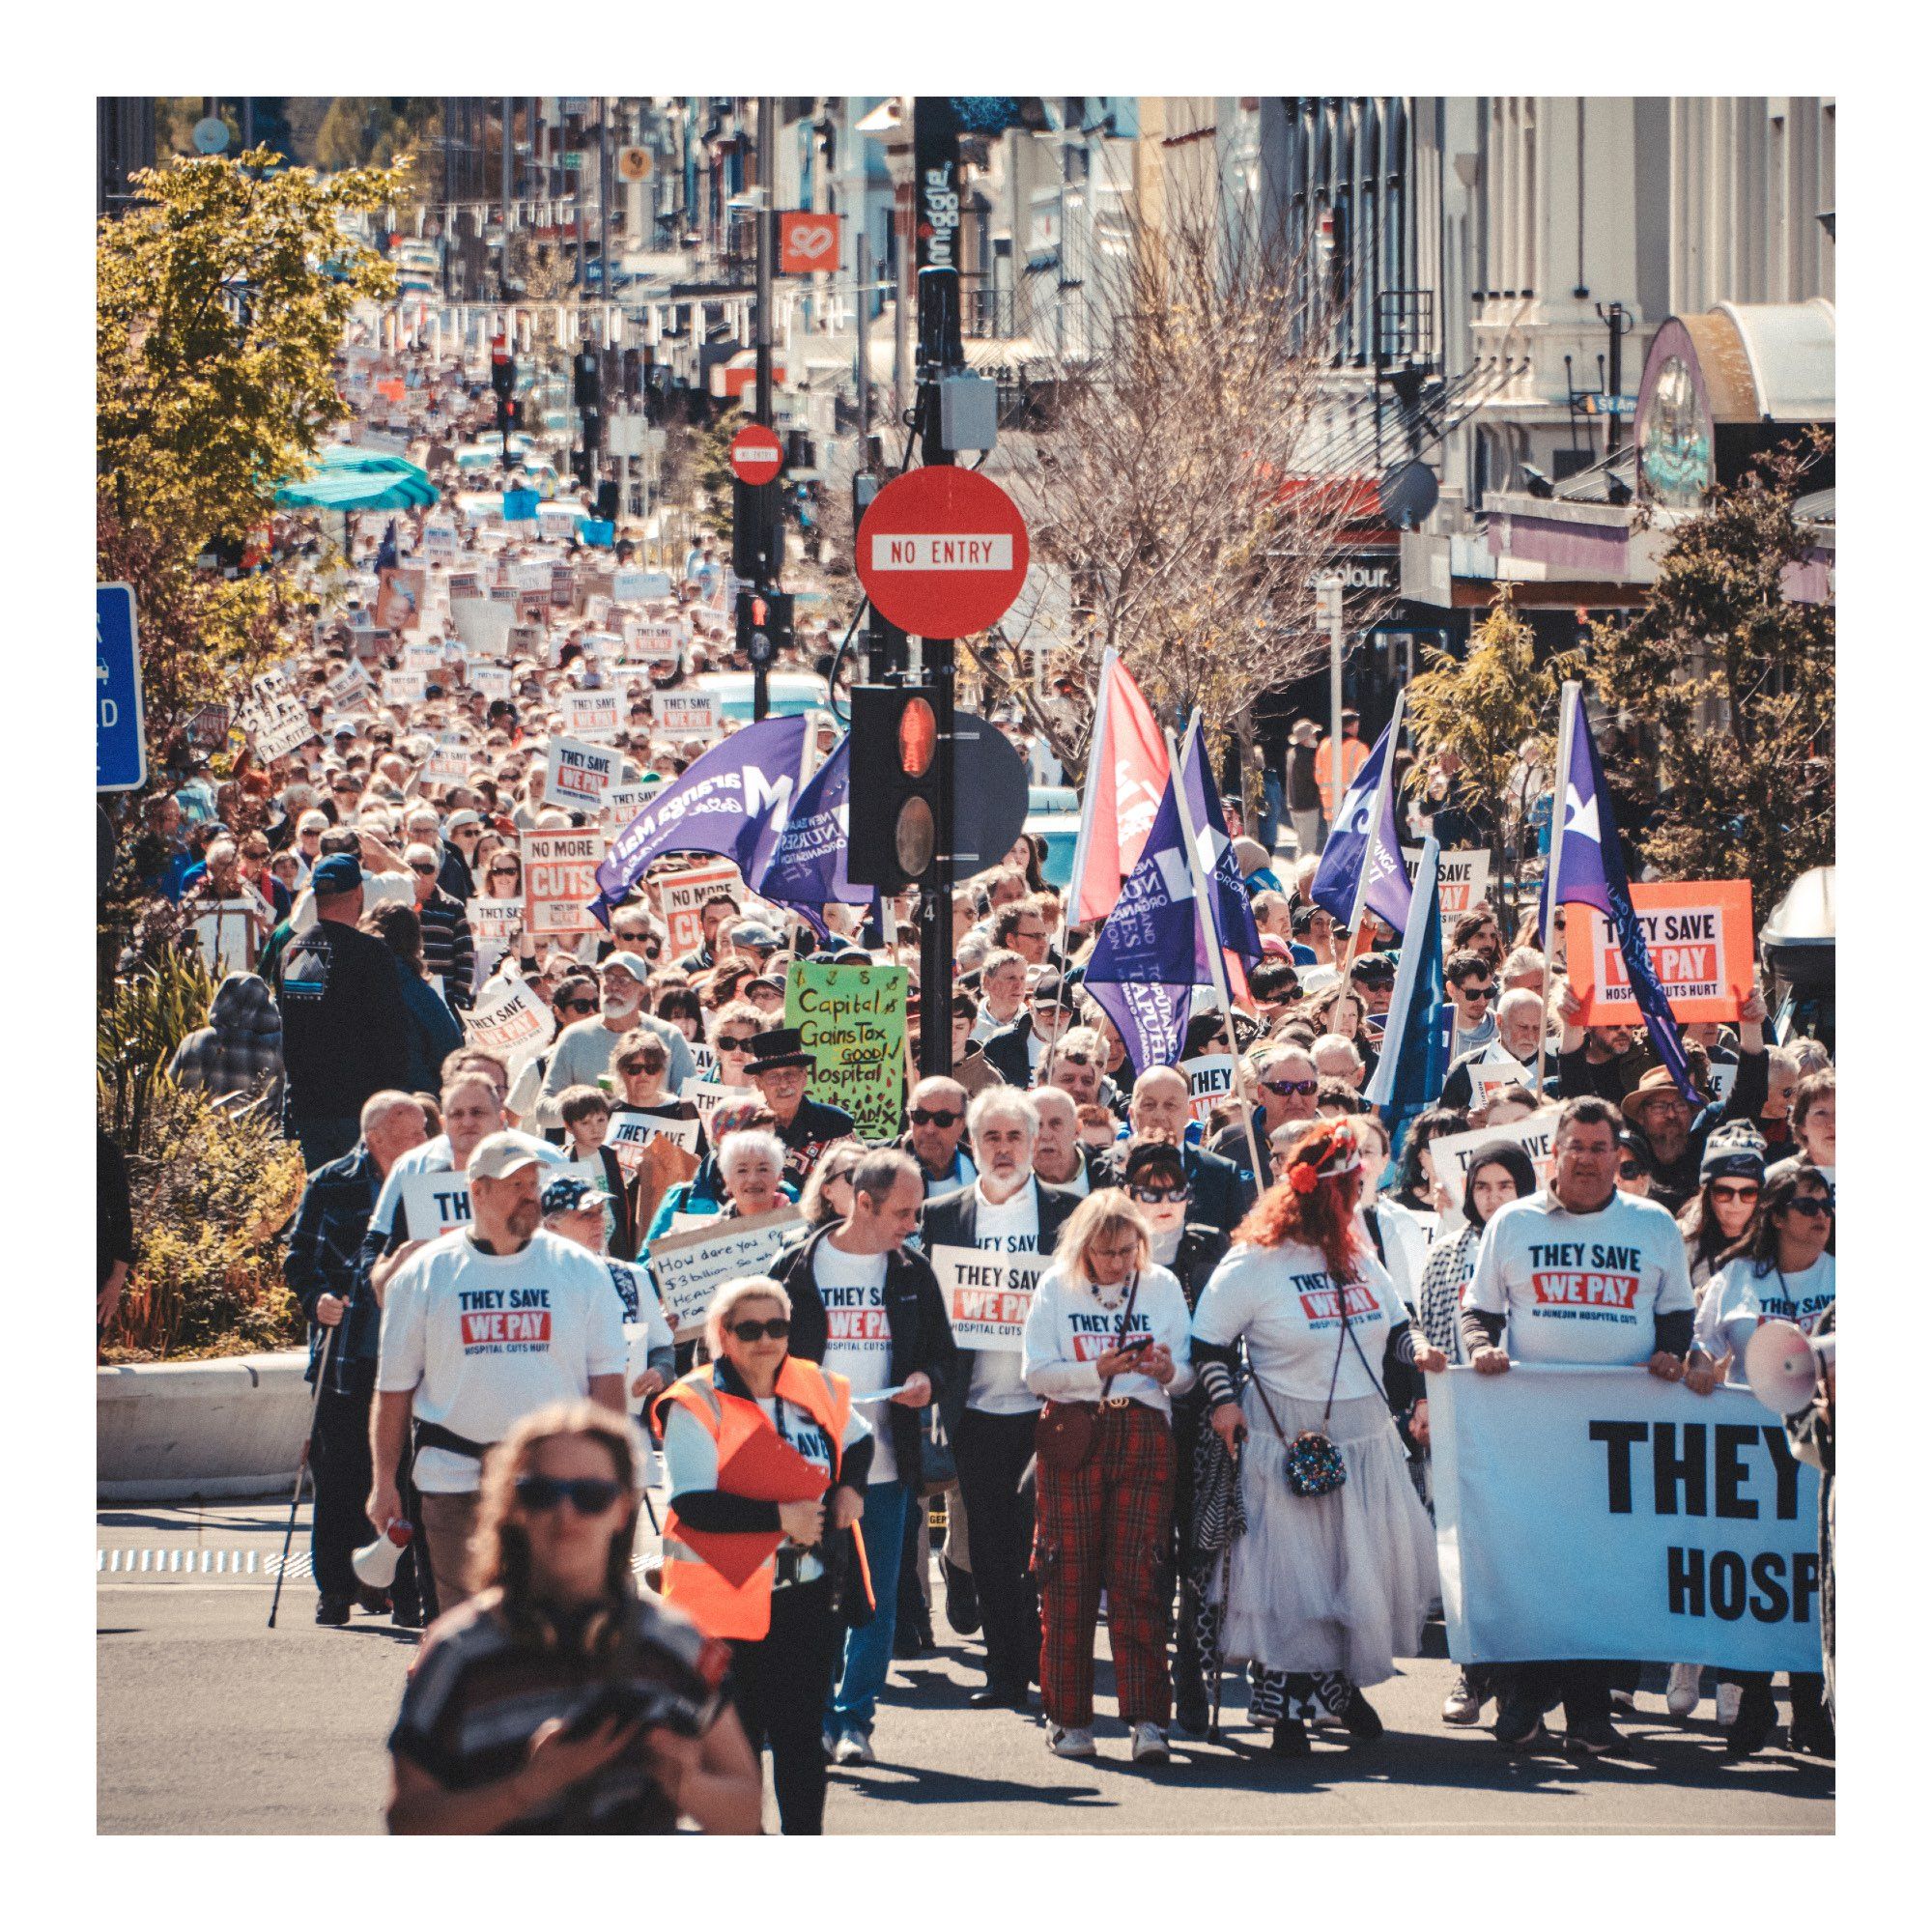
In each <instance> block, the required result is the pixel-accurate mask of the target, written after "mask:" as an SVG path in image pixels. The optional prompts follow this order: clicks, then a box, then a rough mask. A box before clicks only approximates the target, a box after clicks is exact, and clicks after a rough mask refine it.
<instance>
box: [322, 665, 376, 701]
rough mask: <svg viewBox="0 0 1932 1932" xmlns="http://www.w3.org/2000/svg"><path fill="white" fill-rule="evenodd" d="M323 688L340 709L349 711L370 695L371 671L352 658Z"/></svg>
mask: <svg viewBox="0 0 1932 1932" xmlns="http://www.w3.org/2000/svg"><path fill="white" fill-rule="evenodd" d="M323 688H324V689H325V690H326V691H327V693H328V701H329V702H330V703H331V704H332V705H334V706H335V708H336V709H337V710H338V711H347V710H348V709H349V708H350V707H351V706H352V705H355V704H359V703H360V702H361V701H362V700H363V699H364V698H365V697H367V696H368V695H369V673H368V672H367V671H365V670H364V669H363V668H362V667H361V666H360V665H359V664H357V663H356V661H355V659H354V658H351V659H349V660H348V662H347V663H346V664H344V665H343V667H342V668H341V669H340V670H338V671H337V672H335V674H334V675H333V676H332V677H330V679H329V680H328V682H327V685H325V686H324V687H323Z"/></svg>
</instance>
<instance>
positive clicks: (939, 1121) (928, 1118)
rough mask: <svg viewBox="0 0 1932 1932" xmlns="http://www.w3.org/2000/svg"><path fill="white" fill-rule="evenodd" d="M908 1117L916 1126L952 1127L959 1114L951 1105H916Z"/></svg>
mask: <svg viewBox="0 0 1932 1932" xmlns="http://www.w3.org/2000/svg"><path fill="white" fill-rule="evenodd" d="M907 1119H909V1120H910V1121H911V1122H912V1123H913V1125H914V1126H916V1127H950V1126H951V1125H952V1123H953V1122H954V1121H956V1120H958V1119H959V1115H958V1114H957V1113H955V1112H954V1111H953V1110H952V1108H951V1107H915V1108H914V1109H913V1110H912V1112H911V1113H910V1114H909V1115H908V1116H907Z"/></svg>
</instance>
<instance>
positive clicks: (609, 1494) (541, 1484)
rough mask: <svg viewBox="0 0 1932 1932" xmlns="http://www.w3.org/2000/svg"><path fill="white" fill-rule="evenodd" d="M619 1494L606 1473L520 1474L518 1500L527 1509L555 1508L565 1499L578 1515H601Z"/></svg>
mask: <svg viewBox="0 0 1932 1932" xmlns="http://www.w3.org/2000/svg"><path fill="white" fill-rule="evenodd" d="M620 1493H621V1492H620V1491H619V1489H618V1487H617V1485H616V1484H615V1483H613V1482H612V1481H611V1479H610V1477H608V1476H576V1477H572V1478H570V1479H568V1480H566V1479H564V1478H562V1477H560V1476H519V1477H518V1478H517V1501H518V1502H519V1503H521V1504H522V1505H523V1507H524V1508H525V1509H526V1510H554V1509H555V1508H556V1506H557V1504H559V1503H561V1502H568V1503H569V1504H570V1506H571V1508H572V1509H574V1510H575V1511H576V1512H577V1513H578V1515H579V1516H602V1515H603V1514H604V1512H605V1511H606V1510H607V1509H609V1508H610V1507H611V1504H612V1503H614V1502H615V1501H616V1500H617V1497H618V1495H619V1494H620Z"/></svg>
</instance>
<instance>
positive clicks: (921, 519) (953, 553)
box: [858, 464, 1030, 638]
mask: <svg viewBox="0 0 1932 1932" xmlns="http://www.w3.org/2000/svg"><path fill="white" fill-rule="evenodd" d="M858 551H859V558H858V562H859V581H860V582H862V583H863V584H864V585H865V586H866V594H867V596H868V597H869V598H870V599H871V600H872V605H873V608H874V609H875V610H876V611H878V612H879V614H880V615H881V616H882V617H884V618H885V619H886V620H887V621H888V622H889V623H893V624H896V625H897V626H898V627H899V629H900V630H902V631H910V632H911V633H912V634H913V635H914V636H915V637H919V638H970V637H972V636H974V635H975V634H976V633H978V632H980V631H983V630H985V629H986V628H987V626H988V625H991V624H996V623H998V622H999V620H1000V619H1001V618H1002V617H1004V616H1005V615H1006V613H1007V611H1008V610H1009V608H1010V607H1011V605H1012V601H1013V599H1014V598H1015V597H1017V596H1018V595H1019V590H1020V585H1021V584H1022V583H1023V582H1025V581H1026V573H1027V560H1028V556H1029V554H1030V553H1029V550H1028V546H1027V532H1026V524H1025V522H1024V521H1023V519H1022V518H1021V516H1020V513H1019V510H1018V509H1017V508H1016V507H1015V505H1014V503H1013V500H1012V498H1011V497H1009V496H1008V495H1007V493H1006V492H1005V491H1004V490H1002V489H1001V488H1000V486H999V485H998V484H997V483H995V482H994V481H993V480H992V479H991V477H988V476H981V475H980V474H979V473H978V472H977V471H975V470H971V469H953V468H952V467H950V466H948V465H945V464H933V465H930V466H928V467H927V468H926V469H912V470H908V471H907V472H906V474H905V475H903V476H897V477H895V478H894V479H893V481H892V482H890V483H888V484H887V485H886V487H885V488H884V489H883V490H881V491H880V492H879V494H878V495H877V496H876V497H873V499H872V506H871V508H870V509H868V510H867V512H866V518H865V522H864V523H862V524H861V525H860V526H859V544H858Z"/></svg>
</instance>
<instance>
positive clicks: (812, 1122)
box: [778, 1094, 859, 1353]
mask: <svg viewBox="0 0 1932 1932" xmlns="http://www.w3.org/2000/svg"><path fill="white" fill-rule="evenodd" d="M858 1131H859V1129H858V1124H857V1122H854V1120H853V1119H852V1116H851V1115H850V1114H848V1113H847V1112H846V1111H845V1109H844V1108H843V1107H833V1106H828V1105H827V1104H826V1103H825V1102H824V1101H823V1100H814V1099H813V1098H812V1097H811V1095H810V1094H807V1095H806V1096H805V1098H804V1099H803V1100H801V1101H800V1102H799V1103H798V1112H797V1113H795V1114H794V1115H793V1116H792V1117H791V1124H790V1125H789V1126H783V1127H780V1128H779V1129H778V1137H779V1139H780V1140H781V1141H782V1142H784V1144H785V1165H784V1178H785V1179H787V1180H789V1181H790V1182H791V1183H792V1185H793V1186H794V1187H803V1186H804V1185H805V1183H806V1180H807V1179H808V1178H809V1177H810V1173H811V1168H812V1163H813V1162H814V1161H816V1160H817V1158H818V1156H819V1155H820V1154H821V1153H823V1152H824V1151H825V1150H826V1149H827V1148H828V1147H830V1146H831V1145H832V1143H833V1142H834V1141H842V1140H848V1139H850V1138H851V1136H852V1135H854V1134H856V1133H857V1132H858ZM793 1352H794V1353H796V1352H797V1350H793Z"/></svg>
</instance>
